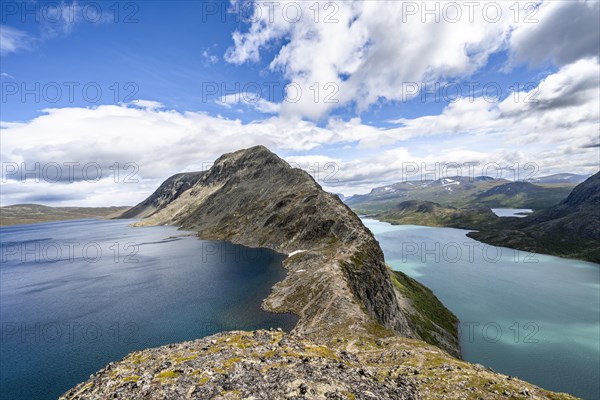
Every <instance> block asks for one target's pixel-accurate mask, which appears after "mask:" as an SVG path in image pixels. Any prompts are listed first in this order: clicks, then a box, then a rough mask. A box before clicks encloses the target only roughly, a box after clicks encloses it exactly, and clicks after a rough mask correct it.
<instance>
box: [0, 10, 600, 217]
mask: <svg viewBox="0 0 600 400" xmlns="http://www.w3.org/2000/svg"><path fill="white" fill-rule="evenodd" d="M405 3H406V4H402V3H401V2H388V3H386V2H378V3H377V4H376V5H374V3H372V2H351V1H348V2H325V1H324V2H318V3H317V2H315V3H310V4H309V3H307V2H304V3H302V2H293V1H290V2H280V3H279V5H278V6H277V7H275V8H272V9H271V8H270V7H271V6H270V5H269V3H268V2H267V3H261V2H254V3H249V2H244V1H241V2H237V1H234V2H231V3H230V2H226V1H221V2H200V1H169V2H162V1H132V2H128V1H124V2H118V3H116V2H71V1H65V2H62V3H60V5H61V8H57V6H56V5H57V4H59V3H57V2H44V1H38V2H33V1H28V2H7V1H5V2H3V3H2V10H1V11H2V16H1V21H0V22H1V28H2V41H1V45H2V55H1V61H2V64H1V67H0V70H1V71H0V72H1V74H2V76H1V83H2V104H1V106H2V112H1V120H2V136H1V139H2V159H3V163H12V164H11V165H19V166H20V167H21V165H22V164H23V163H26V164H27V163H29V164H31V165H34V164H35V163H36V162H38V163H42V165H43V163H46V164H47V163H52V162H57V163H59V164H62V163H64V162H66V161H69V162H70V161H73V160H78V161H81V162H80V163H81V164H85V163H98V164H99V165H102V166H104V167H107V168H108V166H110V165H113V164H114V163H115V162H119V163H122V164H124V163H126V162H131V163H136V165H138V166H139V172H138V173H137V175H136V176H138V178H139V181H140V183H139V184H137V185H135V186H131V185H130V186H126V187H124V185H122V184H119V183H118V182H117V183H116V184H114V185H113V184H111V183H110V182H109V181H106V182H104V181H102V182H98V183H96V184H95V186H93V187H92V188H93V190H90V185H87V186H86V185H85V184H84V182H82V180H81V179H75V181H76V182H70V183H68V185H69V186H65V184H55V185H47V184H48V183H49V182H23V179H16V178H15V177H17V178H18V176H17V175H18V174H14V173H12V174H10V171H12V170H7V169H6V168H4V166H3V171H2V172H3V183H4V184H5V185H4V190H3V193H2V204H3V205H5V204H11V203H15V202H22V201H37V202H42V203H43V202H45V203H48V204H54V203H56V204H67V203H69V204H72V203H73V202H74V203H77V204H81V205H86V204H89V205H104V203H106V202H107V201H117V202H119V204H132V203H134V202H137V201H139V200H141V199H142V198H143V197H144V196H145V195H147V194H148V192H149V191H151V189H152V188H154V187H155V186H157V185H158V184H159V183H160V182H161V181H162V180H164V179H165V178H166V177H168V176H169V175H170V174H172V173H175V172H179V171H184V170H191V169H198V168H200V167H201V166H202V165H204V164H206V163H209V162H210V160H213V159H214V158H216V157H218V156H219V155H220V154H221V153H222V152H225V151H233V150H236V149H238V148H241V147H247V146H250V145H253V144H259V143H260V144H265V145H267V146H268V147H270V148H271V149H272V150H274V151H276V152H277V153H278V154H280V155H281V156H283V157H285V158H286V159H287V160H288V161H290V162H294V163H297V164H298V165H300V166H302V167H305V168H307V167H308V166H310V165H315V163H317V164H319V168H321V169H322V168H323V166H324V165H325V164H327V163H336V165H338V166H339V173H338V174H337V178H339V179H336V180H335V182H322V184H323V185H324V186H325V187H326V188H327V189H328V190H332V191H339V192H344V193H346V194H351V193H359V192H364V191H366V190H368V189H369V188H370V187H373V186H377V185H380V184H385V183H390V182H395V181H397V180H399V177H400V176H401V175H402V174H401V173H399V172H398V171H399V170H400V172H402V168H403V165H404V164H405V163H415V162H416V163H418V164H419V165H421V164H427V163H428V164H435V163H452V162H460V163H465V162H478V163H481V164H482V165H483V164H486V163H497V164H499V165H502V166H510V165H515V164H519V165H523V164H526V163H528V162H535V163H536V164H537V165H538V166H539V173H540V174H543V173H554V172H579V173H592V172H594V171H595V170H597V169H598V147H597V144H598V113H597V112H596V111H594V109H597V107H596V106H597V103H598V79H597V75H598V73H600V71H599V70H598V46H599V43H598V42H599V39H598V37H599V32H598V25H599V21H598V18H599V16H598V13H599V6H598V2H597V1H588V2H566V1H564V2H560V1H553V2H539V3H538V5H537V8H535V9H532V8H531V6H530V4H531V3H530V2H523V3H515V4H519V7H517V8H514V6H513V8H512V9H511V8H510V5H509V4H508V3H503V4H501V3H499V2H495V3H494V2H488V3H493V4H490V7H486V6H485V4H486V3H485V2H483V4H484V6H483V7H482V9H494V10H496V8H497V11H498V10H499V13H500V14H498V15H499V17H498V19H497V20H495V19H494V21H492V18H490V16H489V15H486V14H484V13H483V11H482V9H478V10H477V11H476V12H474V14H473V19H472V20H469V18H468V17H467V8H466V5H465V4H466V3H465V4H463V3H461V2H457V3H454V4H458V6H459V12H461V13H462V14H461V15H456V14H452V13H453V12H454V11H455V10H454V9H451V8H447V4H448V3H444V2H431V3H430V4H437V6H432V7H437V8H435V10H437V11H435V12H437V15H436V16H435V18H434V17H432V15H428V14H427V12H426V10H423V9H420V7H421V6H420V4H421V3H420V2H405ZM315 4H316V5H317V6H315ZM499 4H501V5H499ZM511 4H512V3H511ZM492 6H493V7H492ZM311 7H312V8H311ZM240 9H241V10H243V11H240ZM317 9H318V14H317V13H316V12H317ZM215 10H216V11H215ZM98 11H100V13H101V15H100V14H98ZM299 11H300V12H301V14H298V12H299ZM269 13H272V15H269ZM434 14H435V13H434ZM248 16H250V17H252V18H251V19H250V20H249V19H248V18H245V17H248ZM436 19H437V21H436ZM528 19H529V20H531V21H527V20H528ZM290 83H291V84H292V85H293V88H294V90H295V88H300V90H301V91H302V95H301V96H297V97H296V98H297V99H298V101H297V102H290V101H287V100H286V99H285V98H283V96H282V94H283V88H284V87H285V85H288V84H290ZM57 87H58V88H60V90H61V91H60V92H57V90H56V88H57ZM436 87H438V88H440V89H439V90H437V91H436V90H435V88H436ZM69 88H72V92H71V93H69ZM84 88H86V90H85V91H84ZM98 88H99V89H100V90H101V92H102V93H101V96H97V89H98ZM415 88H417V89H416V90H415ZM432 88H433V89H432ZM470 88H472V89H470ZM483 88H485V91H482V89H483ZM516 88H518V89H516ZM24 89H26V90H28V91H29V94H24V93H23V91H24ZM257 90H259V91H260V92H259V94H258V95H257V93H256V91H257ZM296 93H297V92H296ZM70 94H72V96H70ZM288 95H289V96H290V97H293V96H291V94H290V93H288ZM458 95H460V96H458ZM36 97H37V98H36ZM528 98H531V99H534V100H535V101H534V102H528V101H525V100H527V99H528ZM450 100H455V101H450ZM136 101H137V102H136ZM332 101H333V102H332ZM50 109H51V110H50ZM563 116H566V117H563ZM78 132H79V133H78ZM140 141H141V142H143V144H142V145H140ZM165 145H167V147H169V150H166V149H165ZM116 146H119V147H116ZM82 147H84V148H86V150H85V151H83V152H82V151H81V148H82ZM42 149H44V150H42ZM575 155H576V156H575ZM15 163H16V164H15ZM7 174H9V175H11V176H10V177H8V176H7ZM42 180H43V179H42ZM113 183H115V182H113ZM36 184H37V185H36ZM65 190H69V191H70V192H71V195H70V197H69V198H68V199H67V198H66V197H65V198H64V199H63V200H61V195H60V194H61V193H63V192H64V191H65ZM40 191H44V192H48V191H50V192H52V193H54V194H56V196H55V197H52V199H56V201H55V202H48V201H45V199H48V198H49V197H47V193H45V194H44V196H46V197H42V195H41V194H38V193H39V192H40ZM96 191H97V192H98V193H96ZM107 191H108V192H109V193H110V194H106V192H107ZM102 192H104V193H105V194H102ZM73 193H77V194H76V195H73ZM73 196H75V197H74V198H73Z"/></svg>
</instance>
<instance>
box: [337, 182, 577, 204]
mask: <svg viewBox="0 0 600 400" xmlns="http://www.w3.org/2000/svg"><path fill="white" fill-rule="evenodd" d="M585 178H586V177H585V176H583V175H575V174H557V175H550V176H547V177H540V178H537V179H536V180H535V182H534V183H532V182H512V181H509V180H506V179H495V178H492V177H489V176H479V177H475V178H473V177H455V178H442V179H438V180H425V181H404V182H399V183H394V184H391V185H386V186H380V187H376V188H374V189H372V190H371V192H370V193H368V194H364V195H355V196H351V197H348V198H346V199H344V202H345V203H346V204H348V206H350V208H352V209H353V210H355V211H357V212H359V213H377V212H383V211H390V210H393V209H394V208H395V207H396V205H397V204H398V203H400V202H403V201H407V200H419V201H429V202H434V203H438V204H440V205H443V206H451V207H457V208H462V207H466V206H472V205H486V206H488V207H493V208H532V209H543V208H548V207H551V206H553V205H555V204H558V203H559V202H560V201H562V200H563V199H564V198H565V197H566V196H567V195H568V194H569V193H570V191H571V190H572V189H573V188H574V187H575V185H576V184H577V183H578V182H582V181H583V180H585Z"/></svg>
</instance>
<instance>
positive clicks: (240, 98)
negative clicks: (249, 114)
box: [216, 92, 281, 114]
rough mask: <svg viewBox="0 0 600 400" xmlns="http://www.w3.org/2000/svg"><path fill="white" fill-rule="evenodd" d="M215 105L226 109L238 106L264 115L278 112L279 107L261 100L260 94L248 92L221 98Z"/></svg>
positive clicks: (276, 104)
mask: <svg viewBox="0 0 600 400" xmlns="http://www.w3.org/2000/svg"><path fill="white" fill-rule="evenodd" d="M216 103H217V104H219V105H221V106H223V107H226V108H231V106H232V105H238V104H240V105H244V106H247V107H252V108H254V109H255V110H257V111H259V112H261V113H264V114H276V113H278V112H279V110H280V106H281V105H280V104H279V103H274V102H272V101H268V100H266V99H264V98H262V97H261V96H260V94H256V93H250V92H240V93H230V94H227V95H225V96H221V97H220V98H219V99H218V100H217V101H216Z"/></svg>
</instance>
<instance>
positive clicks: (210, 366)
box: [61, 330, 572, 400]
mask: <svg viewBox="0 0 600 400" xmlns="http://www.w3.org/2000/svg"><path fill="white" fill-rule="evenodd" d="M342 348H345V349H346V350H342ZM108 398H110V399H126V400H138V399H139V400H142V399H147V400H154V399H156V400H158V399H161V400H183V399H256V400H258V399H264V400H273V399H340V400H342V399H349V400H354V399H372V400H388V399H389V400H402V399H436V400H437V399H507V398H511V399H572V397H571V396H568V395H563V394H555V393H551V392H547V391H545V390H543V389H540V388H538V387H535V386H532V385H530V384H528V383H526V382H523V381H521V380H519V379H516V378H513V377H509V376H505V375H500V374H496V373H494V372H493V371H491V370H489V369H486V368H484V367H482V366H480V365H474V364H469V363H466V362H463V361H459V360H457V359H455V358H453V357H451V356H449V355H448V354H447V353H445V352H444V351H442V350H440V349H439V348H437V347H434V346H430V345H427V344H425V343H423V342H421V341H416V340H410V339H403V338H398V337H389V338H387V339H380V340H378V341H376V342H373V341H370V340H361V339H355V340H352V341H347V342H341V343H339V348H338V349H332V348H330V347H327V346H323V345H319V344H316V343H314V342H312V341H310V340H306V339H302V338H300V337H298V336H296V335H288V334H285V333H283V332H281V331H275V330H272V331H264V330H262V331H254V332H229V333H221V334H217V335H214V336H210V337H207V338H204V339H200V340H195V341H191V342H184V343H178V344H171V345H167V346H163V347H159V348H155V349H147V350H143V351H138V352H134V353H132V354H130V355H129V356H127V357H126V358H125V359H123V360H121V361H119V362H117V363H111V364H109V365H108V366H107V367H106V368H104V369H102V370H101V371H99V372H98V373H97V374H95V375H94V376H93V377H91V379H90V380H89V381H88V382H85V383H82V384H80V385H78V386H77V387H75V388H73V389H71V390H70V391H69V392H67V393H66V394H65V395H64V396H63V397H61V400H75V399H108Z"/></svg>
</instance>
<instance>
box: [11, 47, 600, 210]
mask: <svg viewBox="0 0 600 400" xmlns="http://www.w3.org/2000/svg"><path fill="white" fill-rule="evenodd" d="M598 68H599V65H598V59H597V58H594V59H585V60H580V61H578V62H575V63H573V64H569V65H566V66H564V67H563V68H561V69H560V70H559V71H558V72H556V73H555V74H552V75H550V76H548V77H547V78H546V79H544V80H543V81H542V82H541V83H540V85H539V87H538V88H537V89H535V90H532V91H530V92H523V93H518V95H517V94H514V93H513V94H511V95H510V96H508V97H507V98H506V99H504V100H502V101H501V102H488V101H486V100H485V99H484V98H476V99H474V100H473V101H471V100H470V99H462V100H459V101H457V102H456V103H452V104H450V105H449V106H448V107H446V108H445V109H444V110H443V112H442V113H440V114H438V115H431V116H424V117H419V118H413V119H402V120H398V121H396V123H397V124H398V126H396V127H393V128H389V129H383V128H378V127H374V126H370V125H367V124H364V123H363V122H362V121H361V120H360V119H359V118H354V119H351V120H348V121H344V120H340V119H334V118H331V119H330V120H329V121H328V123H327V125H326V126H325V127H319V126H317V125H316V124H315V123H313V122H309V121H303V120H297V119H293V120H290V119H287V118H284V117H271V118H267V119H263V120H260V121H254V122H249V123H242V122H241V121H239V120H235V119H225V118H221V117H213V116H209V115H207V114H204V113H198V112H183V113H182V112H178V111H174V110H170V109H166V108H164V107H163V106H162V105H161V104H160V103H157V102H153V101H145V100H139V101H137V102H136V103H135V104H124V105H120V106H114V105H104V106H98V107H93V108H75V107H74V108H62V109H48V110H44V115H41V116H39V117H37V118H35V119H33V120H31V121H29V122H26V123H14V122H9V121H4V122H2V123H1V127H2V133H1V135H0V144H1V157H2V160H3V163H5V164H6V163H16V164H17V165H21V163H23V162H26V163H27V165H29V166H30V167H31V165H32V164H33V163H35V162H38V163H40V164H41V165H48V164H49V163H52V162H55V163H58V164H61V165H62V164H63V163H65V162H79V163H80V166H78V167H77V169H76V172H77V173H79V174H81V167H82V166H84V165H85V164H86V163H97V164H98V165H99V166H100V167H101V169H102V171H103V172H104V173H106V176H105V180H103V181H102V182H99V183H88V182H85V181H82V180H81V179H79V180H78V181H77V182H74V183H70V184H66V183H63V184H55V185H53V186H51V187H50V186H48V187H47V186H45V185H44V184H42V183H40V184H36V183H35V182H30V183H22V182H18V181H14V180H13V181H9V182H8V183H7V184H5V183H3V190H2V197H1V202H2V204H11V203H14V202H19V201H22V200H28V201H32V200H31V199H32V198H35V196H36V195H39V194H40V193H45V192H46V191H48V193H50V194H56V196H57V197H56V198H57V199H58V198H59V196H60V195H61V194H62V195H63V196H64V195H65V194H68V196H67V198H65V199H64V201H63V202H62V203H61V204H75V205H110V204H133V203H137V202H139V201H141V200H142V199H143V198H144V197H145V196H147V195H148V194H150V193H151V192H152V191H153V190H154V189H155V188H156V187H157V186H158V185H159V184H160V183H161V182H162V181H163V180H164V179H165V178H167V177H168V176H170V175H171V174H174V173H177V172H181V171H191V170H200V169H203V167H206V165H209V164H210V163H212V162H213V161H214V159H216V158H217V157H218V156H219V155H221V154H222V153H225V152H229V151H234V150H237V149H240V148H246V147H250V146H253V145H256V144H263V145H266V146H267V147H269V148H271V149H272V150H273V151H276V152H278V153H280V154H285V155H287V159H288V160H289V161H290V162H295V163H298V164H300V165H302V166H304V167H307V168H308V167H310V166H313V167H312V169H313V175H314V174H315V173H317V174H318V180H319V183H321V184H322V185H323V186H324V187H325V188H326V189H328V190H331V191H334V192H342V193H344V194H352V193H357V192H365V191H368V190H367V189H369V188H371V187H373V186H377V185H379V184H382V183H389V182H394V181H398V180H401V179H402V168H403V165H405V164H403V163H407V162H413V163H417V164H419V165H420V164H421V163H423V162H425V163H427V165H429V166H431V165H434V164H435V163H465V162H479V163H480V164H482V165H484V164H486V163H492V162H493V163H498V164H499V165H501V166H510V165H515V164H517V163H518V164H519V165H520V166H523V165H524V164H526V163H528V162H534V163H536V164H537V165H538V166H539V169H540V173H542V172H544V173H554V172H579V173H592V172H595V171H597V170H598V167H599V166H598V160H599V156H600V154H599V151H600V148H598V147H591V145H593V144H595V143H597V140H598V129H599V120H600V115H599V113H600V111H599V110H600V104H599V102H600V83H599V81H598V80H599V78H598V74H597V71H598ZM533 94H535V96H534V97H533V98H532V99H530V100H529V101H526V99H527V98H530V97H531V95H533ZM532 100H535V101H532ZM82 133H84V134H82ZM423 137H428V138H427V140H421V139H422V138H423ZM350 145H351V146H352V149H353V150H352V151H348V150H347V149H346V148H347V146H350ZM325 149H328V150H325ZM361 154H362V155H361ZM375 154H377V155H375ZM359 155H361V156H360V157H359ZM127 162H131V163H135V165H138V166H139V172H138V173H137V174H136V177H137V178H138V179H140V180H141V181H140V183H138V184H124V183H123V182H122V180H119V181H118V182H117V183H115V182H114V179H113V178H114V165H115V163H119V166H120V168H121V177H123V175H124V174H126V173H127V172H128V171H125V170H123V167H124V166H125V163H127ZM330 163H335V166H334V167H332V166H331V165H330ZM315 164H318V165H317V167H316V170H315V167H314V165H315ZM111 167H112V169H111ZM5 172H6V171H3V178H4V177H5V175H6V174H5ZM332 173H334V174H333V175H331V174H332ZM103 176H104V175H103ZM8 184H9V185H8ZM7 185H8V186H7Z"/></svg>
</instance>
